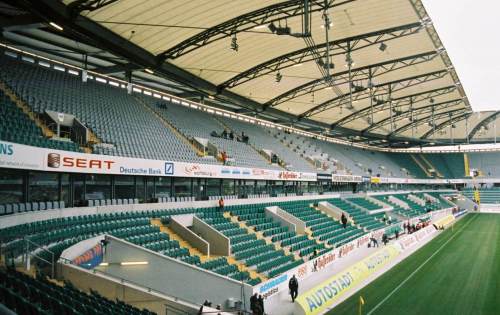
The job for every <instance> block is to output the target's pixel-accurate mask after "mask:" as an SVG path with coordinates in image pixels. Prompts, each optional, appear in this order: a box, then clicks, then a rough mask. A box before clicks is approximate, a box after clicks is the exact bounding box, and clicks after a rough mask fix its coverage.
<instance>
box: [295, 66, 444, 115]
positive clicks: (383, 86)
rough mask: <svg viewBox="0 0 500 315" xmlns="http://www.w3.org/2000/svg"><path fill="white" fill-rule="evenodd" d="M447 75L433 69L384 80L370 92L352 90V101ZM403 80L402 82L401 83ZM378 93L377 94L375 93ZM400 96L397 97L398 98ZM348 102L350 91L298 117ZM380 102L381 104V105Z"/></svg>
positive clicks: (375, 106)
mask: <svg viewBox="0 0 500 315" xmlns="http://www.w3.org/2000/svg"><path fill="white" fill-rule="evenodd" d="M446 75H447V71H446V70H438V71H433V72H429V73H424V74H419V75H416V76H412V77H408V78H402V79H398V80H395V81H390V82H385V83H380V84H377V85H374V88H375V90H376V91H375V92H374V91H373V89H372V92H371V93H370V89H369V88H365V89H364V90H361V91H358V92H352V95H353V98H352V100H353V101H359V100H364V99H369V98H370V97H380V96H383V95H388V94H389V88H390V89H391V90H392V92H393V93H394V92H398V91H401V90H404V89H407V88H409V87H413V86H416V85H419V84H423V83H426V82H430V81H433V80H437V79H441V78H443V77H445V76H446ZM403 82H404V84H402V83H403ZM398 84H400V85H401V86H400V87H397V85H398ZM379 90H382V91H383V92H380V93H378V92H379ZM377 93H378V94H377ZM400 98H401V97H399V98H397V99H400ZM397 99H396V100H397ZM348 104H350V93H346V94H343V95H340V96H337V97H335V98H333V99H330V100H327V101H325V102H323V103H321V104H319V105H317V106H315V107H313V108H310V109H308V110H307V111H305V112H304V113H302V114H300V115H299V117H310V116H313V115H316V114H318V113H321V112H323V111H326V110H329V109H332V108H335V107H339V106H343V105H348ZM383 104H384V103H382V104H381V105H383ZM379 106H380V105H374V106H373V108H374V109H378V107H379Z"/></svg>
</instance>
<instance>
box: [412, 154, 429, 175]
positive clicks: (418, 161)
mask: <svg viewBox="0 0 500 315" xmlns="http://www.w3.org/2000/svg"><path fill="white" fill-rule="evenodd" d="M410 156H411V158H412V159H413V161H414V162H415V164H417V165H418V166H419V167H420V169H421V170H422V171H423V172H424V173H425V175H426V176H427V177H432V175H431V173H430V172H429V170H428V169H427V168H426V167H425V166H424V165H422V162H421V161H420V160H419V159H418V158H417V157H416V156H414V155H413V154H410Z"/></svg>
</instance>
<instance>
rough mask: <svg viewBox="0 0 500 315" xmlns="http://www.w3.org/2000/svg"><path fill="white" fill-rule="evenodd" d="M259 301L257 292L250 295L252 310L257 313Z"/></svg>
mask: <svg viewBox="0 0 500 315" xmlns="http://www.w3.org/2000/svg"><path fill="white" fill-rule="evenodd" d="M257 303H258V298H257V293H255V294H254V295H252V296H251V297H250V310H252V314H257Z"/></svg>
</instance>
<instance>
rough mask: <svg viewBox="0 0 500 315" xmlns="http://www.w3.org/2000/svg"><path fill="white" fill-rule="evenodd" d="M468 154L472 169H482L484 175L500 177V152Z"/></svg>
mask: <svg viewBox="0 0 500 315" xmlns="http://www.w3.org/2000/svg"><path fill="white" fill-rule="evenodd" d="M467 156H468V157H469V166H470V169H478V170H480V171H481V176H484V177H496V178H499V177H500V164H499V163H498V161H500V153H499V152H481V153H467Z"/></svg>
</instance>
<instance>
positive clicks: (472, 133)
mask: <svg viewBox="0 0 500 315" xmlns="http://www.w3.org/2000/svg"><path fill="white" fill-rule="evenodd" d="M499 114H500V111H497V112H494V113H493V114H491V115H489V116H488V117H485V118H484V119H483V120H481V121H480V122H479V123H477V124H476V125H475V126H474V128H472V130H471V131H470V132H469V134H468V135H467V137H468V139H472V138H474V137H475V136H476V133H477V132H478V131H479V130H480V129H481V126H484V125H487V124H489V123H490V122H491V121H493V120H495V119H496V118H497V116H498V115H499Z"/></svg>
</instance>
